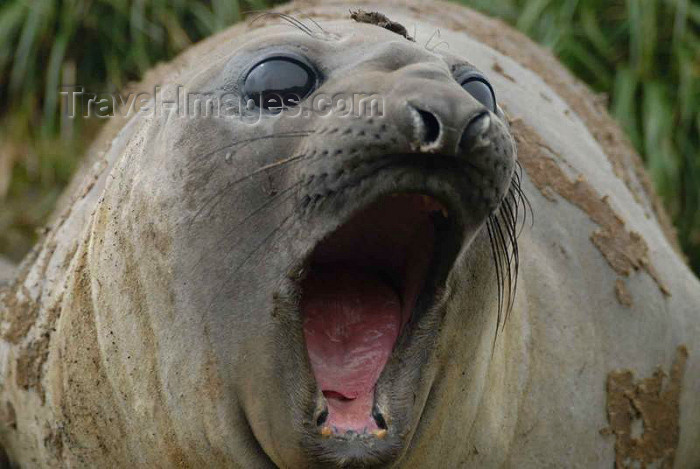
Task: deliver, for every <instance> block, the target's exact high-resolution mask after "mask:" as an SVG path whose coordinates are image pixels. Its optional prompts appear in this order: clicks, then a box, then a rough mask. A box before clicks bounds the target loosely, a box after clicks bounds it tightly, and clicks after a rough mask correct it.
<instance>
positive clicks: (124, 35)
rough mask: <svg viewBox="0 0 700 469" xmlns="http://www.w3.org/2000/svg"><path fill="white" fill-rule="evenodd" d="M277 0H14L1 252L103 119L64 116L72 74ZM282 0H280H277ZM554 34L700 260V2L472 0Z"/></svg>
mask: <svg viewBox="0 0 700 469" xmlns="http://www.w3.org/2000/svg"><path fill="white" fill-rule="evenodd" d="M266 3H267V4H269V3H271V2H270V1H266V0H248V1H245V2H243V1H238V0H208V1H205V0H190V1H185V0H169V1H166V0H5V2H3V5H2V6H0V123H1V125H0V201H1V202H2V209H1V210H0V253H3V254H6V255H9V256H10V257H12V258H14V259H19V258H21V256H22V255H23V254H24V252H26V250H27V249H28V247H29V246H30V245H31V243H32V242H33V240H34V238H35V230H36V228H37V227H38V226H41V224H42V222H43V221H44V220H46V217H47V215H48V214H49V213H50V211H51V208H52V207H53V204H54V203H55V200H56V197H57V196H58V194H59V193H60V191H61V189H62V187H64V186H65V184H66V183H67V181H68V179H69V177H70V174H71V173H72V171H73V170H74V169H75V167H76V165H77V164H78V161H79V157H80V155H81V153H82V151H83V149H84V148H85V146H86V143H87V142H88V141H89V139H90V137H91V136H92V135H94V133H95V130H96V128H97V126H96V124H94V123H92V122H86V121H80V120H77V121H75V122H73V121H71V122H65V121H64V122H62V121H61V120H60V119H59V116H60V112H59V108H60V100H59V99H58V95H57V93H56V92H55V90H57V89H58V88H59V86H60V85H61V84H73V83H79V84H81V85H83V86H85V87H86V88H87V89H90V90H98V91H103V92H113V91H117V90H119V89H122V88H123V87H124V86H125V85H126V84H127V83H128V82H129V81H132V80H136V79H138V78H139V77H140V76H141V75H142V74H143V73H144V72H145V71H146V70H148V69H149V68H150V67H151V66H153V65H154V64H155V63H157V62H159V61H162V60H167V59H169V58H171V57H173V56H174V55H175V54H177V53H178V52H179V51H181V50H182V49H184V48H185V47H187V46H188V45H189V44H191V43H193V42H196V41H197V40H199V39H201V38H203V37H206V36H208V35H210V34H212V33H214V32H216V31H218V30H221V29H222V28H224V27H226V26H227V25H229V24H231V23H234V22H235V21H238V20H239V19H240V18H241V15H242V14H243V12H246V11H252V10H257V9H260V8H263V7H264V6H265V4H266ZM273 3H278V2H273ZM462 3H464V4H467V5H470V6H473V7H475V8H477V9H480V10H482V11H485V12H487V13H489V14H491V15H494V16H499V17H501V18H503V19H505V20H506V21H508V22H509V23H511V24H513V25H515V26H516V27H517V28H518V29H520V30H522V31H523V32H525V33H527V34H528V35H530V36H531V37H533V38H534V39H535V40H537V41H539V42H541V43H543V44H545V45H546V46H547V47H550V48H551V49H552V50H553V51H554V53H555V54H556V55H557V56H559V57H560V58H561V60H562V61H563V62H564V63H565V64H566V65H567V66H569V67H570V68H571V69H572V70H573V71H574V73H576V74H577V75H578V76H579V77H581V78H582V79H583V80H584V81H586V82H587V83H589V84H590V86H592V87H593V88H594V89H595V90H596V91H597V92H599V93H604V94H605V95H607V96H608V97H609V103H610V111H611V112H612V114H613V115H614V116H615V117H616V118H617V119H618V121H619V122H620V123H621V124H622V126H623V127H624V128H625V130H626V131H627V133H628V135H629V136H630V139H631V140H632V142H633V143H634V145H635V147H636V148H637V150H638V151H639V152H640V153H641V154H642V156H643V158H644V160H645V162H646V165H647V168H648V169H649V171H650V173H651V176H652V179H653V181H654V184H655V186H656V189H657V191H658V192H659V194H660V195H661V197H662V199H663V201H664V203H665V205H666V207H667V208H668V211H669V213H670V214H671V216H672V217H673V220H674V222H675V224H676V227H677V229H678V234H679V238H680V241H681V244H682V246H683V248H684V249H685V252H686V253H687V256H688V257H689V259H690V261H691V263H692V265H693V267H694V269H695V271H696V272H700V210H699V209H700V4H698V3H697V1H694V0H462Z"/></svg>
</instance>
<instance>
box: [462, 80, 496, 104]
mask: <svg viewBox="0 0 700 469" xmlns="http://www.w3.org/2000/svg"><path fill="white" fill-rule="evenodd" d="M462 88H464V89H465V90H466V91H467V93H469V94H470V95H472V96H473V97H474V99H476V100H477V101H479V102H480V103H481V104H483V105H484V107H485V108H486V109H488V110H489V111H493V112H496V95H495V93H494V92H493V88H491V85H490V84H489V82H488V81H486V79H485V78H484V77H482V76H480V75H476V76H470V77H468V78H466V79H465V80H464V81H462Z"/></svg>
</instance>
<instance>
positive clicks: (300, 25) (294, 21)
mask: <svg viewBox="0 0 700 469" xmlns="http://www.w3.org/2000/svg"><path fill="white" fill-rule="evenodd" d="M268 16H273V17H276V18H280V19H282V20H284V21H286V22H287V23H288V24H290V25H292V26H294V27H296V28H297V29H299V30H300V31H302V32H303V33H305V34H307V35H309V36H311V37H316V35H315V34H314V32H313V31H312V30H311V28H309V27H308V26H307V25H305V24H304V23H302V22H301V21H299V20H298V19H297V18H294V17H293V16H290V15H287V14H286V13H278V12H275V11H268V12H265V13H262V14H260V15H258V16H257V17H255V19H253V20H252V21H251V22H250V24H251V25H252V24H253V23H255V22H256V21H258V20H260V19H261V18H265V17H268Z"/></svg>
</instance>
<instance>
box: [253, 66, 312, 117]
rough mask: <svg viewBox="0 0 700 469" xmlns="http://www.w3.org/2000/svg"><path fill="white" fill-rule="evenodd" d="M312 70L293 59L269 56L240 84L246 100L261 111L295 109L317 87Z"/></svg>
mask: <svg viewBox="0 0 700 469" xmlns="http://www.w3.org/2000/svg"><path fill="white" fill-rule="evenodd" d="M317 81H318V78H317V76H316V73H315V72H314V71H313V70H312V68H311V67H310V66H309V65H307V64H305V63H303V62H302V61H301V60H297V59H295V58H292V57H285V56H279V57H277V56H276V57H270V58H267V59H265V60H263V61H261V62H259V63H257V64H256V65H254V66H253V67H252V68H251V69H250V71H249V72H248V75H246V77H245V80H244V82H243V93H244V94H245V96H246V98H247V99H252V100H253V101H254V102H255V104H256V105H257V106H259V107H261V108H263V109H268V110H272V111H279V110H281V109H282V108H285V107H291V106H296V105H297V104H299V102H301V101H302V100H303V99H304V98H306V97H307V96H308V95H309V94H310V93H311V92H312V91H313V90H314V88H316V84H317Z"/></svg>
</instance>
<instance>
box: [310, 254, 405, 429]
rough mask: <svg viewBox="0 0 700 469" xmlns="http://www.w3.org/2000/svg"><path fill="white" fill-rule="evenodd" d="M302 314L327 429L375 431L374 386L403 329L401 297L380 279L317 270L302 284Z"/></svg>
mask: <svg viewBox="0 0 700 469" xmlns="http://www.w3.org/2000/svg"><path fill="white" fill-rule="evenodd" d="M301 310H302V313H303V315H304V335H305V337H306V347H307V349H308V352H309V358H310V359H311V367H312V368H313V371H314V375H315V376H316V382H317V383H318V386H319V387H320V389H321V390H322V391H323V392H324V394H325V395H326V399H327V401H328V405H329V415H328V417H329V420H328V424H329V425H334V426H336V427H338V428H344V429H352V430H360V431H361V430H363V429H364V428H366V427H373V428H376V426H375V425H374V421H373V419H372V418H371V410H372V401H373V391H374V385H375V383H376V382H377V379H378V378H379V375H380V374H381V372H382V369H383V368H384V365H385V364H386V362H387V360H388V358H389V355H390V354H391V351H392V349H393V348H394V343H395V342H396V338H397V337H398V335H399V331H400V329H401V301H400V299H399V296H398V295H397V294H396V292H395V291H394V290H393V289H392V288H391V287H390V286H389V285H387V284H386V283H385V282H384V281H383V280H382V279H381V278H380V277H379V276H378V275H376V274H373V273H370V272H366V271H363V270H357V269H342V268H341V269H338V268H334V269H323V268H315V269H314V270H313V273H312V274H311V275H310V276H309V278H307V279H306V281H305V283H304V295H303V298H302V301H301ZM370 430H371V428H370Z"/></svg>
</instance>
